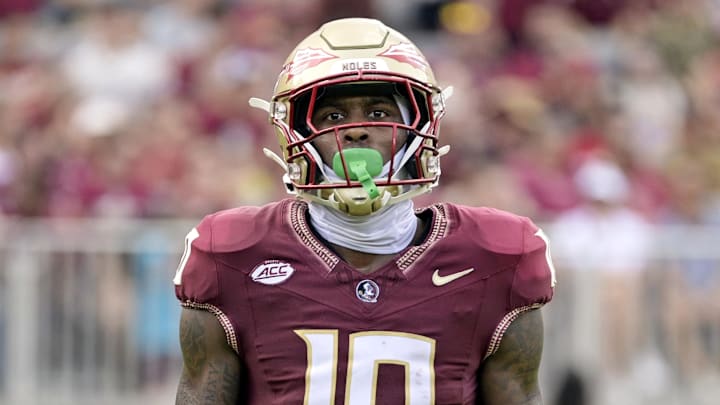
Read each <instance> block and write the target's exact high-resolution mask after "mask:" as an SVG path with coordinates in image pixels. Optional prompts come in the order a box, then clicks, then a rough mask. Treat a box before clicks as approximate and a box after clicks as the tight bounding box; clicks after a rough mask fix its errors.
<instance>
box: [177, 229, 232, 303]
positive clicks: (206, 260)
mask: <svg viewBox="0 0 720 405" xmlns="http://www.w3.org/2000/svg"><path fill="white" fill-rule="evenodd" d="M212 222H213V216H207V217H205V218H204V219H203V220H202V221H201V222H200V224H198V226H196V227H195V228H193V229H192V230H191V231H190V232H189V233H188V234H187V236H186V237H185V251H184V253H183V255H182V258H181V259H180V263H179V265H178V268H177V270H176V272H175V277H174V279H173V282H174V284H175V295H176V296H177V298H178V299H179V300H180V301H181V302H183V303H193V304H210V303H213V302H214V301H216V300H217V298H218V296H219V294H220V288H219V279H218V270H217V264H216V262H215V258H214V255H213V249H212V247H213V246H212V245H213V233H212Z"/></svg>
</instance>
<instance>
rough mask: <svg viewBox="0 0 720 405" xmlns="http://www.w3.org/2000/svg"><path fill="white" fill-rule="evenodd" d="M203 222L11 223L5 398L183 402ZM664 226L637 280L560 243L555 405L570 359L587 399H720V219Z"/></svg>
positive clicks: (2, 339)
mask: <svg viewBox="0 0 720 405" xmlns="http://www.w3.org/2000/svg"><path fill="white" fill-rule="evenodd" d="M194 223H195V221H192V220H189V221H182V220H173V221H129V220H118V221H113V220H102V221H97V220H82V221H47V220H24V221H2V222H0V241H1V243H0V404H12V405H36V404H43V405H44V404H52V405H63V404H73V405H76V404H80V405H83V404H101V405H102V404H108V405H112V404H127V403H148V404H150V403H152V404H169V403H173V398H174V390H175V386H176V383H177V378H178V374H179V370H180V367H181V360H180V357H179V349H178V346H177V319H178V314H179V308H178V306H177V304H176V301H175V299H174V297H173V290H172V283H171V279H172V275H173V272H174V269H175V266H176V265H177V261H178V260H179V257H180V254H181V253H182V252H181V249H182V245H183V243H182V242H183V237H184V235H185V234H186V233H187V231H188V229H190V228H191V227H192V226H193V225H194ZM653 234H654V235H655V240H654V244H653V246H654V248H653V249H652V251H651V257H650V260H649V263H648V265H647V267H646V269H644V271H643V272H641V273H639V274H638V275H637V277H634V278H632V279H629V280H628V279H622V278H621V279H620V280H618V279H617V277H615V276H610V277H606V275H603V274H602V273H596V272H589V271H574V270H573V269H572V268H571V267H570V266H568V265H567V263H566V257H565V256H564V252H562V251H558V250H555V251H554V252H553V253H554V257H555V261H556V265H557V268H558V273H559V284H558V287H557V291H556V298H555V300H554V301H553V302H552V304H550V305H549V306H548V307H546V308H545V309H544V311H545V319H546V341H545V347H546V351H545V355H544V360H543V373H542V383H543V386H544V392H545V398H546V400H545V403H546V404H547V405H553V404H554V403H555V402H554V399H555V398H556V397H557V396H558V394H559V390H560V387H561V385H562V384H563V381H564V376H565V375H566V372H567V371H568V370H572V371H573V372H574V373H575V374H576V375H578V376H579V377H580V378H581V382H582V384H583V386H584V387H585V389H586V396H587V401H586V402H584V403H579V402H575V403H574V405H584V404H592V405H604V404H610V403H612V404H615V405H643V404H653V405H675V404H678V405H680V404H683V405H684V404H693V405H704V404H714V403H716V402H715V401H716V400H717V398H720V392H718V391H719V390H720V378H719V377H718V376H720V305H717V306H715V307H713V301H714V302H715V303H716V304H717V302H720V298H717V297H718V295H713V292H717V291H720V288H719V287H718V285H719V284H720V249H719V248H718V247H717V245H718V241H720V230H718V229H712V228H685V227H673V228H658V229H657V230H656V231H655V232H654V233H653ZM552 236H553V235H552V234H551V233H550V237H551V239H552ZM683 269H684V270H683ZM683 271H686V273H683ZM696 273H697V274H696ZM693 277H695V278H696V279H694V278H693ZM686 283H687V284H688V286H685V284H686ZM713 289H714V290H713ZM713 297H715V298H714V300H713ZM608 300H612V301H608ZM618 300H619V301H618ZM633 308H634V310H633ZM633 313H636V314H638V315H639V316H632V315H629V316H621V315H628V314H633ZM610 315H618V316H610ZM608 319H609V320H608ZM624 322H625V323H624ZM631 332H632V333H631ZM616 341H617V342H620V343H616ZM570 386H572V384H569V385H566V387H570Z"/></svg>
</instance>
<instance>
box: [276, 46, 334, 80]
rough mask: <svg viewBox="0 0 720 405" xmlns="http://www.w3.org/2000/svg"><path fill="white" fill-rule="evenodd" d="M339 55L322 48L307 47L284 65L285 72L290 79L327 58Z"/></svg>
mask: <svg viewBox="0 0 720 405" xmlns="http://www.w3.org/2000/svg"><path fill="white" fill-rule="evenodd" d="M336 58H337V56H335V55H331V54H329V53H327V52H325V51H323V50H322V49H315V48H305V49H300V50H299V51H297V52H295V57H294V58H293V60H292V61H290V63H288V64H286V65H285V66H283V69H282V70H283V72H287V78H288V80H290V79H292V78H293V76H296V75H299V74H301V73H302V72H304V71H305V70H307V69H310V68H311V67H314V66H317V65H319V64H321V63H323V62H325V61H326V60H330V59H336Z"/></svg>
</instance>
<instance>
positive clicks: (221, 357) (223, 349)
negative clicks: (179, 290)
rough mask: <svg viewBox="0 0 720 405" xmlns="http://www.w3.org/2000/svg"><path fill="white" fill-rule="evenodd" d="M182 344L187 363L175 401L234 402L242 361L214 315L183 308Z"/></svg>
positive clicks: (194, 404) (191, 404)
mask: <svg viewBox="0 0 720 405" xmlns="http://www.w3.org/2000/svg"><path fill="white" fill-rule="evenodd" d="M180 346H181V347H182V354H183V361H184V367H183V371H182V375H181V377H180V383H179V384H178V390H177V397H176V400H175V401H176V402H175V403H176V404H177V405H200V404H203V405H206V404H207V405H209V404H221V405H225V404H227V405H232V404H235V403H236V401H237V398H238V394H239V387H240V383H241V379H240V378H241V376H240V372H241V368H240V361H239V359H238V357H237V355H236V354H235V353H234V352H233V351H232V349H230V347H229V346H228V345H227V342H226V341H225V335H224V331H223V330H222V327H221V326H220V324H219V323H218V322H217V320H216V319H215V317H214V315H212V314H210V313H207V312H204V311H199V310H191V309H183V316H182V318H181V321H180Z"/></svg>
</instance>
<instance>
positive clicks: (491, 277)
mask: <svg viewBox="0 0 720 405" xmlns="http://www.w3.org/2000/svg"><path fill="white" fill-rule="evenodd" d="M450 93H451V91H450V90H449V89H445V90H442V89H440V88H439V87H438V85H437V84H436V80H435V78H434V76H433V72H432V70H431V68H430V66H429V64H428V62H427V60H426V59H425V57H424V56H423V55H422V53H421V52H420V51H419V50H418V49H417V48H416V47H415V45H414V44H413V43H412V42H411V41H410V40H408V39H407V38H406V37H405V36H403V35H402V34H400V33H399V32H397V31H395V30H393V29H391V28H389V27H387V26H385V25H384V24H383V23H381V22H379V21H377V20H371V19H360V18H352V19H341V20H336V21H332V22H328V23H326V24H325V25H323V26H322V27H320V29H319V30H317V31H316V32H314V33H312V34H311V35H309V36H308V37H307V38H306V39H304V40H303V41H302V42H301V43H300V44H299V45H298V46H297V48H296V49H295V50H294V51H293V52H292V53H291V55H290V56H289V57H288V59H287V61H286V63H285V65H284V66H283V68H282V71H281V72H280V76H279V78H278V80H277V83H276V85H275V89H274V93H273V96H272V99H271V100H270V101H269V102H267V101H263V100H260V99H252V100H251V101H250V104H251V105H252V106H255V107H259V108H262V109H264V110H265V111H267V112H268V114H269V121H270V123H271V124H272V126H273V127H274V129H275V132H276V134H277V137H278V139H279V142H280V146H281V148H280V150H281V152H282V157H280V156H278V155H275V154H274V153H273V152H270V151H267V150H266V151H265V153H266V155H268V156H269V157H271V158H272V159H274V160H275V161H276V162H277V163H278V164H279V165H280V166H282V168H283V171H284V175H283V179H284V183H285V185H286V187H287V189H288V191H289V192H290V193H291V194H293V195H294V197H293V198H289V199H284V200H281V201H278V202H275V203H271V204H269V205H265V206H262V207H239V208H233V209H229V210H227V211H222V212H218V213H215V214H212V215H209V216H207V217H206V218H204V219H203V220H202V221H201V222H200V224H199V225H198V226H197V227H196V228H194V229H193V230H192V231H191V232H190V233H189V234H188V235H187V238H186V241H185V254H184V255H183V257H182V259H181V263H180V265H179V267H178V270H177V273H176V275H175V278H174V283H175V290H176V294H177V296H178V298H179V299H180V301H181V302H182V306H183V307H184V309H183V314H182V320H181V324H180V343H181V346H182V353H183V358H184V367H183V371H182V377H181V380H180V383H179V387H178V392H177V403H178V404H254V405H255V404H256V405H266V404H313V405H332V404H349V405H368V404H413V405H429V404H478V403H482V404H487V405H500V404H502V405H513V404H541V403H542V399H541V394H540V390H539V386H538V367H539V364H540V357H541V352H542V347H543V322H542V318H541V314H540V312H539V311H538V308H540V307H541V306H542V305H544V304H545V303H547V302H548V301H550V299H551V298H552V295H553V286H554V283H555V280H554V271H553V267H552V264H551V261H550V256H549V252H548V246H547V240H546V238H545V236H544V234H543V232H542V231H541V230H540V229H538V228H537V227H536V226H535V225H534V224H533V223H532V222H531V221H530V220H528V219H527V218H523V217H518V216H515V215H512V214H509V213H506V212H502V211H498V210H494V209H491V208H479V207H467V206H459V205H454V204H450V203H444V204H436V205H433V206H429V207H426V208H422V209H417V210H416V209H415V208H414V207H413V204H412V200H411V199H412V198H413V197H414V196H417V195H419V194H421V193H425V192H428V191H429V190H430V189H431V188H433V187H434V186H436V185H437V184H438V179H439V177H440V157H441V156H443V155H444V154H445V153H447V151H448V147H447V146H445V147H441V146H440V145H439V144H438V131H439V121H440V119H441V118H442V117H443V115H444V113H445V105H446V100H447V98H448V97H449V96H450Z"/></svg>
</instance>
